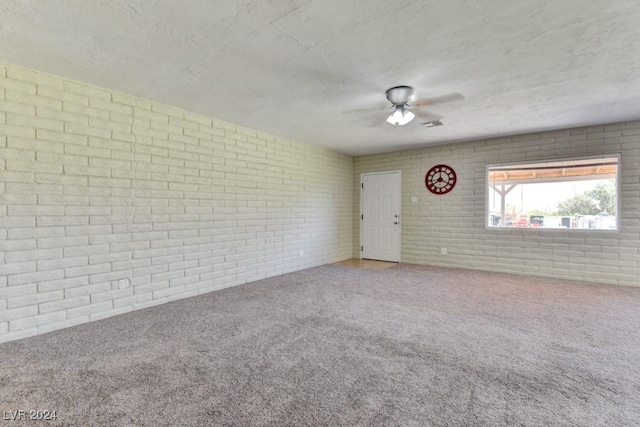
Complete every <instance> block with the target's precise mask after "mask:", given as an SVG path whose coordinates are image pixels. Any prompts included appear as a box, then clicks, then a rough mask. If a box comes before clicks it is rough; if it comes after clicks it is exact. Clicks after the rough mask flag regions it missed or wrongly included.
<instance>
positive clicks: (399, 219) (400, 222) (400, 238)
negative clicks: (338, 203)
mask: <svg viewBox="0 0 640 427" xmlns="http://www.w3.org/2000/svg"><path fill="white" fill-rule="evenodd" d="M391 173H397V174H398V175H399V177H400V198H399V203H398V223H399V224H398V264H399V263H401V262H402V259H401V257H400V254H401V253H402V171H401V170H392V171H382V172H366V173H361V174H360V245H359V246H360V251H359V252H358V258H359V259H362V232H363V224H362V214H363V212H362V198H363V194H362V177H364V176H367V175H382V174H391Z"/></svg>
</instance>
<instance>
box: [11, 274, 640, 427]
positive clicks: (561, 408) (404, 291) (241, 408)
mask: <svg viewBox="0 0 640 427" xmlns="http://www.w3.org/2000/svg"><path fill="white" fill-rule="evenodd" d="M0 406H1V407H0V411H10V410H16V409H24V410H27V411H29V410H49V411H54V410H55V411H56V414H57V420H56V421H54V422H38V423H33V424H32V423H25V422H16V423H11V422H8V421H3V420H2V418H1V416H2V412H0V424H1V423H3V422H4V423H5V424H7V425H12V424H13V425H74V426H97V425H105V426H129V425H141V426H158V425H185V426H208V425H225V426H235V425H238V426H244V425H256V426H257V425H274V426H299V425H307V426H315V425H326V426H336V425H360V426H378V425H387V426H467V425H474V426H502V425H505V426H506V425H510V426H512V425H522V426H541V425H552V426H564V425H566V426H614V425H615V426H622V425H638V424H640V289H636V288H628V287H615V286H602V285H590V284H584V283H576V282H564V281H560V280H546V279H540V278H531V277H522V276H510V275H502V274H491V273H483V272H476V271H464V270H452V269H439V268H429V267H418V266H411V265H404V264H401V265H398V266H396V267H394V268H390V269H386V270H380V271H376V270H368V269H359V268H354V267H349V266H340V265H327V266H322V267H317V268H312V269H309V270H305V271H301V272H297V273H293V274H288V275H285V276H280V277H275V278H271V279H268V280H263V281H260V282H255V283H252V284H248V285H244V286H240V287H236V288H232V289H227V290H223V291H219V292H214V293H211V294H207V295H204V296H200V297H195V298H190V299H185V300H181V301H176V302H173V303H170V304H165V305H162V306H157V307H153V308H150V309H146V310H142V311H137V312H133V313H129V314H126V315H121V316H118V317H114V318H110V319H106V320H103V321H100V322H95V323H91V324H86V325H80V326H77V327H73V328H70V329H66V330H61V331H57V332H53V333H50V334H46V335H42V336H37V337H33V338H28V339H24V340H20V341H15V342H11V343H6V344H2V345H0ZM8 413H9V412H7V413H6V414H8Z"/></svg>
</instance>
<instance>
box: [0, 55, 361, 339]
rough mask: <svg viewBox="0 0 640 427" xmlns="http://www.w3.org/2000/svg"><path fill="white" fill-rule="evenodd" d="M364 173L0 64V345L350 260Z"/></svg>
mask: <svg viewBox="0 0 640 427" xmlns="http://www.w3.org/2000/svg"><path fill="white" fill-rule="evenodd" d="M352 182H353V160H352V158H351V157H349V156H345V155H341V154H337V153H334V152H331V151H329V150H326V149H322V148H318V147H314V146H311V145H305V144H301V143H297V142H294V141H290V140H287V139H283V138H278V137H275V136H272V135H267V134H264V133H261V132H257V131H254V130H251V129H245V128H242V127H240V126H236V125H233V124H230V123H225V122H221V121H218V120H215V119H211V118H208V117H204V116H201V115H197V114H193V113H190V112H187V111H183V110H180V109H177V108H173V107H169V106H165V105H160V104H156V103H153V102H150V101H146V100H142V99H138V98H135V97H132V96H129V95H125V94H119V93H114V92H111V91H109V90H107V89H101V88H97V87H92V86H88V85H84V84H81V83H77V82H71V81H68V80H64V79H61V78H57V77H54V76H49V75H45V74H41V73H38V72H35V71H31V70H27V69H24V68H21V67H16V66H13V65H6V64H0V342H3V341H9V340H12V339H17V338H21V337H26V336H30V335H34V334H38V333H43V332H48V331H52V330H55V329H59V328H63V327H68V326H72V325H76V324H79V323H83V322H88V321H92V320H97V319H102V318H105V317H108V316H112V315H116V314H120V313H125V312H127V311H131V310H136V309H139V308H144V307H150V306H152V305H157V304H161V303H164V302H167V301H171V300H175V299H179V298H184V297H188V296H194V295H198V294H202V293H206V292H210V291H213V290H216V289H221V288H225V287H228V286H234V285H239V284H243V283H246V282H251V281H255V280H259V279H262V278H266V277H270V276H275V275H279V274H283V273H287V272H292V271H296V270H300V269H303V268H308V267H312V266H316V265H321V264H326V263H330V262H335V261H339V260H343V259H346V258H350V257H351V251H352V236H353V233H352V224H353V222H352V221H353V220H352V209H353V200H352V197H353V193H352V191H351V188H350V185H351V183H352ZM301 249H303V250H304V256H299V250H301ZM123 278H128V279H130V280H131V283H132V286H131V287H130V288H127V289H123V290H120V289H118V283H117V281H118V280H119V279H123Z"/></svg>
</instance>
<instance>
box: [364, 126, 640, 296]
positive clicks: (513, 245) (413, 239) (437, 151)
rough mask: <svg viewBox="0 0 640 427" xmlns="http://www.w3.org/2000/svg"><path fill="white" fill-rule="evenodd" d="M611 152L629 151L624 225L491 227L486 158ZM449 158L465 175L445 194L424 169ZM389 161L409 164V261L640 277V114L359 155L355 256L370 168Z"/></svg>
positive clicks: (405, 205) (625, 154)
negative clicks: (435, 189)
mask: <svg viewBox="0 0 640 427" xmlns="http://www.w3.org/2000/svg"><path fill="white" fill-rule="evenodd" d="M611 153H621V174H620V177H621V183H620V190H621V192H620V200H621V219H620V223H621V230H620V232H619V233H615V232H593V231H592V232H589V231H578V230H571V231H569V230H537V229H508V230H505V229H485V216H486V215H485V186H486V178H485V173H486V172H485V167H486V164H491V163H502V162H511V161H513V162H517V161H528V160H542V159H554V158H566V157H572V156H587V155H599V154H611ZM440 163H444V164H448V165H450V166H452V167H453V168H454V169H455V170H456V174H457V178H458V183H457V185H456V187H455V189H454V190H453V191H452V192H451V193H449V194H447V195H442V196H436V195H432V194H431V193H429V192H428V190H427V189H426V188H425V185H424V178H425V174H426V172H427V171H428V170H429V168H431V167H432V166H434V165H436V164H440ZM387 170H401V171H402V251H401V261H402V262H407V263H412V264H423V265H433V266H446V267H460V268H471V269H478V270H490V271H497V272H506V273H516V274H529V275H537V276H547V277H556V278H566V279H575V280H586V281H591V282H601V283H613V284H621V285H630V286H640V266H639V263H640V252H639V249H640V122H630V123H617V124H610V125H604V126H594V127H587V128H576V129H567V130H560V131H554V132H544V133H533V134H528V135H518V136H513V137H505V138H497V139H487V140H480V141H475V142H467V143H460V144H453V145H442V146H435V147H427V148H421V149H414V150H408V151H401V152H395V153H386V154H376V155H368V156H360V157H356V158H354V228H353V230H354V239H353V242H354V248H353V250H354V252H353V253H354V257H360V229H359V226H358V222H359V220H360V174H361V173H365V172H377V171H387ZM411 197H417V198H418V202H417V203H411ZM440 248H447V250H448V255H441V253H440Z"/></svg>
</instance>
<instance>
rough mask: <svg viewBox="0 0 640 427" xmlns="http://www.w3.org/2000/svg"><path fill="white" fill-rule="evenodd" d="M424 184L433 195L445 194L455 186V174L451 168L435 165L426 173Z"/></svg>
mask: <svg viewBox="0 0 640 427" xmlns="http://www.w3.org/2000/svg"><path fill="white" fill-rule="evenodd" d="M424 184H425V185H426V186H427V189H428V190H429V191H431V192H432V193H433V194H447V193H448V192H449V191H451V190H453V187H455V186H456V172H455V171H454V170H453V168H452V167H451V166H447V165H436V166H434V167H432V168H431V169H429V172H427V175H426V176H425V177H424Z"/></svg>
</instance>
